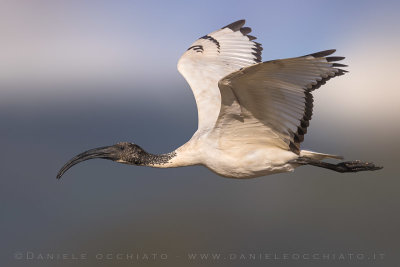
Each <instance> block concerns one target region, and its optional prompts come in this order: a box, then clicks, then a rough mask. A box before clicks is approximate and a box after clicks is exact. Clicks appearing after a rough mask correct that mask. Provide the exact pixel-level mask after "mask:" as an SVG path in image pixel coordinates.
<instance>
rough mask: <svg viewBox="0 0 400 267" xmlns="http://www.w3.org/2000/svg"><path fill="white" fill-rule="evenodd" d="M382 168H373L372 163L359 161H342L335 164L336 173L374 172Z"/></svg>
mask: <svg viewBox="0 0 400 267" xmlns="http://www.w3.org/2000/svg"><path fill="white" fill-rule="evenodd" d="M382 168H383V167H381V166H375V164H373V163H372V162H363V161H359V160H354V161H344V162H341V163H338V164H336V171H338V172H359V171H375V170H380V169H382Z"/></svg>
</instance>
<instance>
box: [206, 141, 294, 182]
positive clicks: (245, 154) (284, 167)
mask: <svg viewBox="0 0 400 267" xmlns="http://www.w3.org/2000/svg"><path fill="white" fill-rule="evenodd" d="M204 156H205V157H204V158H203V164H204V165H205V166H206V167H208V168H209V169H211V170H212V171H214V172H216V173H217V174H219V175H222V176H225V177H230V178H254V177H258V176H264V175H269V174H273V173H280V172H288V171H293V170H294V168H295V167H296V166H295V165H292V164H290V163H287V162H288V161H290V160H293V159H295V158H297V157H298V156H297V155H296V154H294V153H293V152H291V151H285V150H282V149H279V148H267V147H264V148H254V147H243V146H242V147H240V148H238V149H230V150H218V149H209V150H208V151H205V153H204Z"/></svg>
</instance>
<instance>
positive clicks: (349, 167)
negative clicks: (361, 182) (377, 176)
mask: <svg viewBox="0 0 400 267" xmlns="http://www.w3.org/2000/svg"><path fill="white" fill-rule="evenodd" d="M293 162H294V163H297V164H300V165H312V166H317V167H321V168H325V169H330V170H333V171H337V172H360V171H375V170H380V169H382V168H383V167H381V166H375V164H373V163H372V162H363V161H359V160H354V161H343V162H340V163H338V164H332V163H327V162H323V161H319V160H315V159H311V158H307V157H299V158H298V159H296V160H294V161H293Z"/></svg>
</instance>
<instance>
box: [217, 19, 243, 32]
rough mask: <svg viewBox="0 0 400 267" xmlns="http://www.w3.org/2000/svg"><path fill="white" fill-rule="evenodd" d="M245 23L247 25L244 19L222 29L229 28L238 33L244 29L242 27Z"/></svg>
mask: <svg viewBox="0 0 400 267" xmlns="http://www.w3.org/2000/svg"><path fill="white" fill-rule="evenodd" d="M245 23H246V21H245V20H244V19H241V20H238V21H235V22H233V23H231V24H229V25H226V26H225V27H222V29H225V28H229V29H231V30H232V31H234V32H236V31H238V30H240V28H242V26H243V25H244V24H245Z"/></svg>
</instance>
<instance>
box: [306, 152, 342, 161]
mask: <svg viewBox="0 0 400 267" xmlns="http://www.w3.org/2000/svg"><path fill="white" fill-rule="evenodd" d="M300 157H307V158H311V159H316V160H323V159H326V158H329V159H343V157H342V156H338V155H331V154H323V153H318V152H313V151H309V150H301V151H300Z"/></svg>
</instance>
